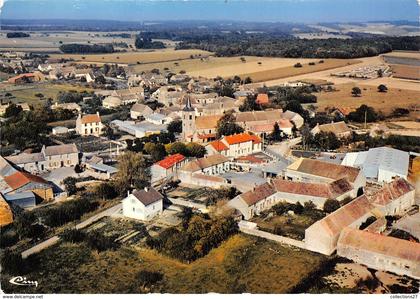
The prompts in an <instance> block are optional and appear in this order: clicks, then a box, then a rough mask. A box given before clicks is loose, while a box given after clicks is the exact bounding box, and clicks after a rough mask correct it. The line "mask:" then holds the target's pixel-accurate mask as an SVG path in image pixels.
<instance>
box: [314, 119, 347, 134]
mask: <svg viewBox="0 0 420 299" xmlns="http://www.w3.org/2000/svg"><path fill="white" fill-rule="evenodd" d="M321 132H323V133H334V134H335V135H336V136H337V137H338V138H347V137H350V136H351V134H352V130H351V129H350V128H349V127H348V126H347V124H346V123H345V122H344V121H340V122H337V123H334V122H333V123H330V124H323V125H320V124H317V125H316V126H315V128H313V129H312V131H311V133H312V135H315V134H318V133H321Z"/></svg>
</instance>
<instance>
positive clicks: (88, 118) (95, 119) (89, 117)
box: [82, 114, 101, 124]
mask: <svg viewBox="0 0 420 299" xmlns="http://www.w3.org/2000/svg"><path fill="white" fill-rule="evenodd" d="M99 122H101V117H100V116H99V115H98V114H86V115H83V116H82V124H90V123H99Z"/></svg>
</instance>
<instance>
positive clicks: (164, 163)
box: [156, 154, 185, 169]
mask: <svg viewBox="0 0 420 299" xmlns="http://www.w3.org/2000/svg"><path fill="white" fill-rule="evenodd" d="M184 160H185V157H184V156H183V155H181V154H175V155H172V156H168V157H166V158H165V159H163V160H161V161H159V162H156V164H157V165H159V166H160V167H163V168H165V169H168V168H171V167H172V166H174V165H175V164H177V163H180V162H182V161H184Z"/></svg>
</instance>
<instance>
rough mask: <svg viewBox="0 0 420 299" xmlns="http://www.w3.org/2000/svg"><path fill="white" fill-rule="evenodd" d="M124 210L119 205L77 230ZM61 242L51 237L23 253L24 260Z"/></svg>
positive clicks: (89, 220)
mask: <svg viewBox="0 0 420 299" xmlns="http://www.w3.org/2000/svg"><path fill="white" fill-rule="evenodd" d="M121 208H122V204H121V203H119V204H117V205H115V206H113V207H111V208H109V209H107V210H105V211H102V212H100V213H98V214H96V215H94V216H92V217H90V218H88V219H86V220H85V221H83V222H81V223H79V224H77V225H76V229H82V228H85V227H87V226H89V225H91V224H92V223H94V222H96V221H98V220H99V219H101V218H103V217H107V216H111V215H112V214H115V213H116V212H118V211H119V210H121ZM59 240H60V238H59V237H58V236H54V237H51V238H49V239H47V240H45V241H43V242H41V243H39V244H37V245H35V246H33V247H31V248H29V249H27V250H25V251H23V252H22V258H27V257H28V256H30V255H31V254H34V253H38V252H40V251H42V250H44V249H46V248H48V247H50V246H52V245H54V244H56V243H57V242H58V241H59Z"/></svg>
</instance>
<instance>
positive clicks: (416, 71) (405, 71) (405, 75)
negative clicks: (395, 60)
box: [391, 64, 420, 83]
mask: <svg viewBox="0 0 420 299" xmlns="http://www.w3.org/2000/svg"><path fill="white" fill-rule="evenodd" d="M391 69H392V74H393V76H394V77H395V78H402V79H409V80H420V66H410V65H402V64H393V65H391ZM419 83H420V82H419Z"/></svg>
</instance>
